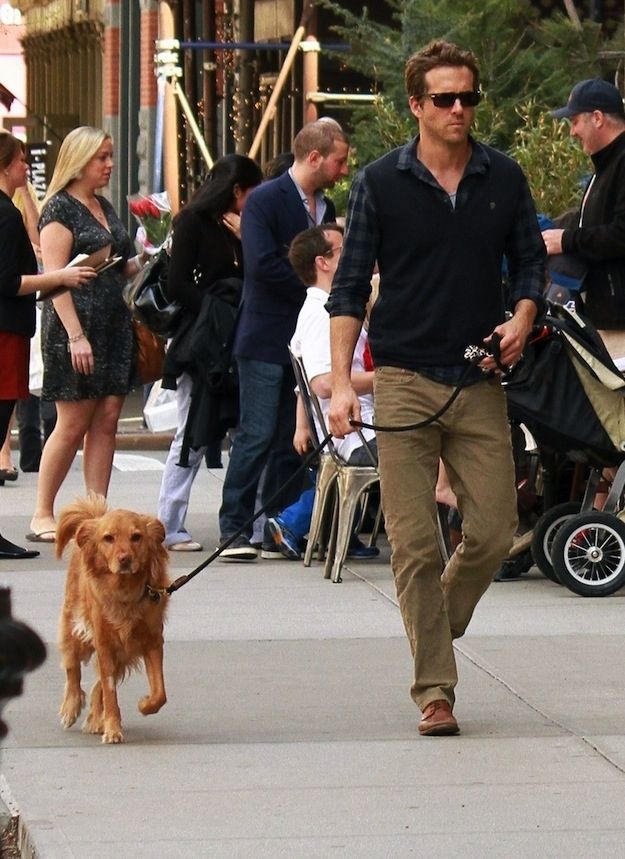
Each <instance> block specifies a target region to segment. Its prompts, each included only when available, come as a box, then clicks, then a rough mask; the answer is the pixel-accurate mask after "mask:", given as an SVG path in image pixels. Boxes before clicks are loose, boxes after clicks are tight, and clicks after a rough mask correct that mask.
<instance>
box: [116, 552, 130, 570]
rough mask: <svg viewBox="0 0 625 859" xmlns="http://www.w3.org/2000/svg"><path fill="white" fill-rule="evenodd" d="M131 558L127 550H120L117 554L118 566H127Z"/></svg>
mask: <svg viewBox="0 0 625 859" xmlns="http://www.w3.org/2000/svg"><path fill="white" fill-rule="evenodd" d="M131 560H132V555H130V554H129V553H128V552H120V553H119V554H118V556H117V563H118V564H119V566H120V567H128V566H129V565H130V562H131Z"/></svg>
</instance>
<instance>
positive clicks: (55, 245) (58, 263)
mask: <svg viewBox="0 0 625 859" xmlns="http://www.w3.org/2000/svg"><path fill="white" fill-rule="evenodd" d="M73 242H74V239H73V236H72V233H71V231H70V230H69V229H68V228H67V227H65V226H63V224H61V223H60V222H59V221H50V222H49V223H48V224H46V225H45V226H44V227H43V229H42V230H41V256H42V258H43V266H44V269H45V270H46V274H43V275H39V276H38V277H37V278H36V279H37V280H41V279H43V278H45V277H46V276H47V274H49V275H53V274H56V273H57V272H56V271H55V269H56V270H58V269H62V268H63V267H64V266H66V265H67V263H68V261H69V259H70V255H71V252H72V246H73ZM73 268H74V267H73V266H72V267H70V268H68V269H65V268H63V270H64V271H72V270H73ZM91 271H92V272H93V269H91ZM94 275H95V272H93V276H94ZM52 303H53V304H54V309H55V310H56V312H57V314H58V317H59V319H60V320H61V323H62V325H63V327H64V328H65V331H66V332H67V342H68V346H69V350H70V353H71V356H72V366H73V368H74V370H76V372H78V373H85V374H87V375H90V374H91V373H93V353H92V351H91V344H90V343H89V341H88V339H87V335H86V334H85V332H84V331H83V330H82V324H81V322H80V319H79V318H78V314H77V313H76V308H75V307H74V300H73V298H72V296H71V293H69V292H62V293H60V294H59V295H56V296H55V297H54V298H52Z"/></svg>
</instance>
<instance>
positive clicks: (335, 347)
mask: <svg viewBox="0 0 625 859" xmlns="http://www.w3.org/2000/svg"><path fill="white" fill-rule="evenodd" d="M378 241H379V234H378V229H377V219H376V215H375V210H374V207H373V201H372V200H371V198H370V195H369V193H368V191H367V186H366V180H365V176H364V174H363V173H360V174H359V175H358V176H357V177H356V179H355V180H354V184H353V185H352V189H351V192H350V196H349V204H348V208H347V226H346V230H345V236H344V237H343V253H342V254H341V260H340V262H339V266H338V270H337V273H336V275H335V277H334V283H333V285H332V292H331V293H330V298H329V300H328V304H327V305H326V307H327V308H328V312H329V314H330V348H331V352H332V400H331V403H330V411H329V415H328V423H329V425H330V430H331V432H332V434H333V435H334V436H336V437H338V438H344V436H345V435H346V434H347V433H350V432H354V431H355V428H354V427H353V426H352V425H351V424H350V423H349V419H350V418H354V419H355V420H360V403H359V401H358V395H357V393H356V391H355V390H354V387H353V385H352V378H351V376H352V359H353V356H354V349H355V347H356V343H357V342H358V337H359V335H360V330H361V328H362V322H363V319H364V316H365V308H366V305H367V300H368V298H369V295H370V293H371V274H372V272H373V269H374V267H375V262H376V259H377V255H378Z"/></svg>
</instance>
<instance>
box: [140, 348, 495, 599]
mask: <svg viewBox="0 0 625 859" xmlns="http://www.w3.org/2000/svg"><path fill="white" fill-rule="evenodd" d="M500 342H501V337H500V336H499V335H498V334H493V336H492V337H491V340H490V349H485V348H484V347H481V346H469V347H468V348H467V349H466V350H465V353H464V357H465V358H466V360H467V361H468V362H469V364H468V366H467V368H466V369H465V371H464V373H463V374H462V376H461V377H460V379H459V380H458V384H457V385H456V387H455V388H454V390H453V391H452V393H451V396H450V397H449V399H448V400H447V402H446V403H445V404H444V405H443V406H441V408H440V409H439V410H438V411H437V412H436V414H434V415H431V416H430V417H429V418H426V419H425V420H422V421H419V422H418V423H415V424H407V425H406V426H396V427H385V426H378V425H377V424H368V423H365V422H363V421H355V420H352V419H350V424H351V425H352V426H354V427H363V428H364V429H372V430H375V431H376V432H410V431H412V430H416V429H423V427H426V426H429V425H430V424H432V423H434V421H437V420H438V419H439V418H440V417H441V416H442V415H444V414H445V412H446V411H447V410H448V409H449V408H450V407H451V406H452V404H453V403H454V402H455V400H456V399H457V397H458V396H459V395H460V392H461V391H462V389H463V387H464V383H465V381H466V379H467V377H468V375H469V373H470V372H471V370H472V368H473V366H474V365H475V364H478V363H479V362H480V361H482V360H483V359H484V358H486V357H487V356H488V357H491V358H493V359H494V360H495V363H496V364H497V367H498V368H499V369H500V370H501V371H502V372H503V373H508V372H509V370H510V368H509V367H506V365H505V364H502V363H501V361H500V358H501V355H500ZM331 438H332V433H328V435H327V436H325V438H323V439H322V440H321V441H320V442H319V444H318V445H316V446H315V447H313V449H312V450H311V451H310V452H309V453H307V454H306V456H305V457H304V459H303V461H302V464H301V465H300V466H299V467H298V469H297V471H295V472H294V473H293V474H292V475H291V476H290V477H289V479H288V480H287V481H286V482H285V483H283V484H282V486H281V487H280V489H278V491H277V492H275V493H274V495H272V497H271V498H270V499H269V501H267V503H266V504H264V505H263V506H262V507H261V508H260V510H257V511H256V513H254V515H253V516H252V517H250V518H249V519H248V520H247V522H245V523H244V524H243V525H242V526H241V527H240V528H239V530H238V531H236V532H235V533H234V534H232V535H231V536H230V537H228V539H227V540H224V542H223V543H221V544H220V545H219V546H217V548H216V549H215V551H214V552H213V553H212V554H211V555H209V556H208V558H206V560H205V561H202V563H201V564H199V565H198V566H197V567H195V568H194V569H193V570H191V572H190V573H187V574H186V575H184V576H179V578H177V579H176V580H175V581H174V582H172V583H171V585H169V587H167V588H153V587H151V586H150V585H148V586H147V588H146V592H147V596H148V597H149V599H151V600H153V601H154V602H158V601H159V600H160V598H161V596H165V595H167V596H170V595H171V594H173V593H175V592H176V591H177V590H180V588H181V587H182V586H183V585H186V584H187V582H190V581H191V579H194V578H195V577H196V576H197V575H198V573H201V572H202V570H205V569H206V567H208V566H209V564H212V563H213V561H214V560H215V559H216V558H218V557H219V556H220V555H221V553H222V552H223V551H224V550H225V549H227V548H228V546H231V545H232V543H234V541H235V540H236V539H237V537H240V536H241V534H243V532H244V531H246V530H247V529H248V528H249V527H250V525H252V524H253V523H254V522H255V521H256V519H258V518H259V516H262V514H263V513H265V512H266V511H267V510H268V509H269V508H270V507H271V506H272V505H273V504H274V502H275V501H276V499H277V498H278V497H279V496H280V495H281V494H282V492H283V491H284V490H285V489H286V488H287V487H288V486H290V485H291V483H293V481H294V480H295V479H296V478H297V477H298V476H299V475H300V474H301V473H302V472H303V471H304V470H305V469H306V468H308V467H309V465H310V464H311V463H312V462H313V461H314V459H315V458H316V457H317V456H318V455H319V453H321V451H322V450H323V448H324V447H325V446H326V445H327V443H328V442H329V441H330V439H331Z"/></svg>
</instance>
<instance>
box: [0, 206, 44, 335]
mask: <svg viewBox="0 0 625 859" xmlns="http://www.w3.org/2000/svg"><path fill="white" fill-rule="evenodd" d="M24 274H37V259H36V258H35V253H34V251H33V246H32V244H31V243H30V239H29V238H28V233H27V232H26V227H25V226H24V221H23V220H22V216H21V214H20V213H19V211H18V209H16V208H15V206H14V205H13V203H12V202H11V200H10V198H9V197H7V195H6V194H4V193H3V192H2V191H0V331H6V332H9V333H11V334H22V335H23V336H24V337H28V338H30V337H32V336H33V334H34V333H35V295H34V293H32V294H30V295H18V294H17V293H18V290H19V288H20V286H21V281H22V275H24Z"/></svg>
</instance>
